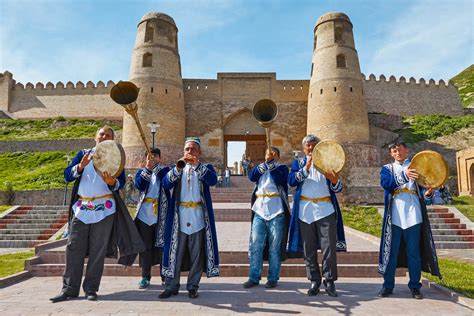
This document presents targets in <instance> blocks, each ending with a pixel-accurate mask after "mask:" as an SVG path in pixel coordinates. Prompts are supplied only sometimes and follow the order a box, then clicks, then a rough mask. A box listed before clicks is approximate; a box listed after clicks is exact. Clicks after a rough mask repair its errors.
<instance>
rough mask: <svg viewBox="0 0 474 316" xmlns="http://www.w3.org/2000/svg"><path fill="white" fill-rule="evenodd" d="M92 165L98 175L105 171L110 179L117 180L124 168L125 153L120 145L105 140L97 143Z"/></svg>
mask: <svg viewBox="0 0 474 316" xmlns="http://www.w3.org/2000/svg"><path fill="white" fill-rule="evenodd" d="M92 163H93V164H94V168H95V170H96V171H97V173H99V174H100V175H102V172H104V171H107V172H109V173H110V174H111V175H112V177H114V178H117V177H118V176H119V175H120V174H121V173H122V171H123V167H124V166H125V152H124V150H123V148H122V145H120V144H119V143H117V142H116V141H114V140H105V141H103V142H101V143H99V144H98V145H97V146H96V147H95V152H94V155H93V156H92Z"/></svg>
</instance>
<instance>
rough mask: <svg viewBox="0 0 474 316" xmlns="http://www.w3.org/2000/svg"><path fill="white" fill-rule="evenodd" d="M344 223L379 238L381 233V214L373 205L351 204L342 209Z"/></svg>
mask: <svg viewBox="0 0 474 316" xmlns="http://www.w3.org/2000/svg"><path fill="white" fill-rule="evenodd" d="M342 219H343V221H344V225H345V226H348V227H350V228H353V229H357V230H358V231H361V232H364V233H367V234H370V235H373V236H375V237H378V238H380V236H381V235H382V220H383V218H382V216H381V215H380V214H379V213H378V211H377V208H376V207H373V206H358V205H351V206H348V207H344V208H343V209H342Z"/></svg>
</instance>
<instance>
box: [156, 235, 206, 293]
mask: <svg viewBox="0 0 474 316" xmlns="http://www.w3.org/2000/svg"><path fill="white" fill-rule="evenodd" d="M204 234H205V230H204V229H201V230H200V231H198V232H197V233H194V234H191V235H186V234H185V233H183V232H179V237H178V240H179V241H178V251H177V253H176V269H175V271H174V278H166V280H165V288H166V289H167V290H172V291H178V290H179V286H180V284H179V278H180V275H181V264H182V263H183V258H184V254H185V253H186V251H189V256H190V259H191V268H190V270H189V274H188V282H187V284H186V289H187V290H188V291H189V290H194V289H198V288H199V282H200V281H201V275H202V272H203V270H204V249H203V247H204Z"/></svg>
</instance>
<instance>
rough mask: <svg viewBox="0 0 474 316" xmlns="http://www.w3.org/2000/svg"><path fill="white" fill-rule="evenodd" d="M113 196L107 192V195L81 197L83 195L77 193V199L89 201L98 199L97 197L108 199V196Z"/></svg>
mask: <svg viewBox="0 0 474 316" xmlns="http://www.w3.org/2000/svg"><path fill="white" fill-rule="evenodd" d="M113 197H114V196H113V195H112V194H107V195H102V196H96V197H92V198H88V197H83V196H80V195H79V198H78V199H79V200H83V201H89V202H92V201H95V200H98V199H110V198H113Z"/></svg>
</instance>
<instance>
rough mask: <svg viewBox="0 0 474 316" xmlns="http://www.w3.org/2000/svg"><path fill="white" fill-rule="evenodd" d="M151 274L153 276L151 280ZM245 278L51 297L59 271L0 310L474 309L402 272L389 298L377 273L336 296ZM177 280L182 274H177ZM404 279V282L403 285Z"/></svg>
mask: <svg viewBox="0 0 474 316" xmlns="http://www.w3.org/2000/svg"><path fill="white" fill-rule="evenodd" d="M154 280H155V279H153V280H152V281H154ZM244 281H245V278H212V279H206V278H203V279H202V282H201V288H200V296H199V297H198V298H197V299H190V298H188V296H187V292H186V291H185V290H182V291H181V292H180V294H179V295H177V296H173V297H171V298H170V299H168V300H159V299H157V296H158V294H159V293H160V292H161V285H154V284H152V285H151V286H150V287H149V288H148V289H146V290H139V289H138V288H137V282H138V278H132V277H104V278H103V279H102V284H101V289H100V292H99V300H98V301H97V302H89V301H87V300H85V299H84V298H82V297H81V298H79V299H75V300H72V301H68V302H61V303H55V304H53V303H51V302H49V300H48V299H49V298H50V297H52V296H54V295H56V294H57V293H58V292H59V290H60V287H61V283H62V281H61V278H60V277H44V278H32V279H29V280H27V281H24V282H21V283H18V284H15V285H12V286H10V287H7V288H4V289H2V290H0V302H1V303H0V313H1V314H2V315H66V314H67V315H81V314H94V315H193V316H197V315H230V314H235V313H252V314H257V315H279V314H290V315H291V314H300V315H317V314H319V315H322V314H323V313H324V315H336V314H339V315H390V314H392V315H394V314H397V315H472V314H473V310H470V309H468V308H467V307H464V306H462V305H460V304H457V303H454V302H451V301H449V300H447V297H446V296H444V295H442V294H440V293H439V292H437V291H436V290H434V289H423V294H424V295H425V299H424V300H415V299H412V298H411V296H410V292H409V290H408V288H407V287H406V285H404V284H406V282H407V279H406V278H397V284H399V286H398V287H396V289H395V293H394V295H393V296H392V297H390V298H385V299H382V298H378V297H377V296H376V294H377V292H378V290H379V289H380V284H381V280H380V279H355V278H342V279H340V280H338V281H337V289H338V291H339V294H340V296H339V297H337V298H332V297H329V296H327V295H326V294H323V293H320V294H319V295H318V296H316V297H309V296H307V295H306V290H307V287H308V281H307V280H306V279H302V278H284V279H282V280H280V283H279V286H278V287H277V288H275V289H271V290H268V289H265V288H264V287H263V286H259V287H257V288H253V289H250V290H246V289H244V288H242V285H241V284H242V282H244ZM182 283H185V280H184V279H182ZM402 284H403V285H402Z"/></svg>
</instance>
